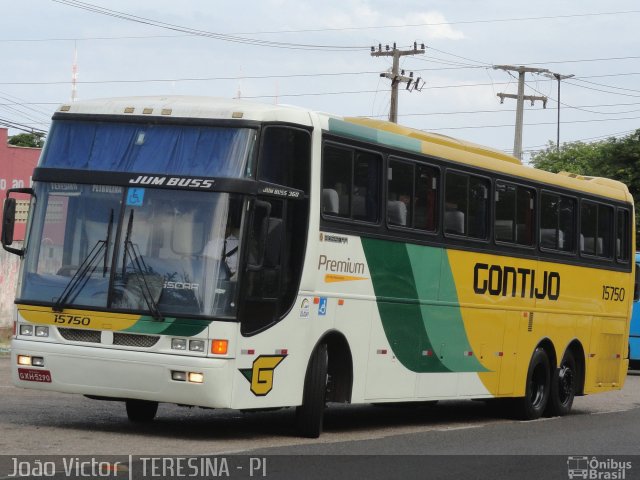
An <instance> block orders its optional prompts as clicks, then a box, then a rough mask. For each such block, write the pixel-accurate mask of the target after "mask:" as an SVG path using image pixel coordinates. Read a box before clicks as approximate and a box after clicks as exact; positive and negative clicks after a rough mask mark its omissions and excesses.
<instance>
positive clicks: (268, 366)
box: [239, 355, 286, 397]
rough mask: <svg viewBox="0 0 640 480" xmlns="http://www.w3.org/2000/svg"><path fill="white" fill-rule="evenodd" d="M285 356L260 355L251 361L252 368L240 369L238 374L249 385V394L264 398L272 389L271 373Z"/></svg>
mask: <svg viewBox="0 0 640 480" xmlns="http://www.w3.org/2000/svg"><path fill="white" fill-rule="evenodd" d="M285 357H286V355H260V356H259V357H258V358H256V359H255V360H254V361H253V366H252V368H241V369H239V370H240V373H242V375H243V376H244V378H246V379H247V380H248V381H249V383H250V384H251V392H253V394H254V395H255V396H257V397H264V396H265V395H267V394H268V393H269V392H270V391H271V390H272V389H273V371H274V370H275V369H276V367H277V366H278V365H280V362H282V361H283V360H284V359H285Z"/></svg>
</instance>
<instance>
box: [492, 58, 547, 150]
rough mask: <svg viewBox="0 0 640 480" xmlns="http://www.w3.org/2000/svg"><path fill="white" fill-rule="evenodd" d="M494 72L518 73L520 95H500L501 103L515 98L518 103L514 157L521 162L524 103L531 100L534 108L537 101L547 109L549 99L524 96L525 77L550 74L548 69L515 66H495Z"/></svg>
mask: <svg viewBox="0 0 640 480" xmlns="http://www.w3.org/2000/svg"><path fill="white" fill-rule="evenodd" d="M493 69H494V70H504V71H513V72H518V94H517V95H513V94H509V93H498V94H497V95H498V97H500V103H504V99H505V98H514V99H516V100H517V101H518V103H517V105H516V132H515V137H514V140H513V156H514V157H516V158H517V159H519V160H522V125H523V121H524V101H525V100H530V101H531V105H532V106H533V105H534V103H535V102H536V100H540V101H541V102H542V107H543V108H547V97H545V96H541V97H539V96H535V95H525V94H524V77H525V74H526V73H527V72H529V73H549V70H547V69H546V68H531V67H523V66H520V67H515V66H513V65H494V66H493Z"/></svg>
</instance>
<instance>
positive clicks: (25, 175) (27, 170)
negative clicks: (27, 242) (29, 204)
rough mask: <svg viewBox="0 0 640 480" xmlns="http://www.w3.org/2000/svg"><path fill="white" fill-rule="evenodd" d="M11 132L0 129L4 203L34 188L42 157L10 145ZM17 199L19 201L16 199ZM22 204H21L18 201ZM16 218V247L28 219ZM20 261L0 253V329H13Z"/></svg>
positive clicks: (37, 150)
mask: <svg viewBox="0 0 640 480" xmlns="http://www.w3.org/2000/svg"><path fill="white" fill-rule="evenodd" d="M8 133H9V132H8V130H7V129H6V128H0V198H2V203H4V198H5V195H6V191H7V190H8V189H10V188H21V187H29V186H31V176H32V174H33V169H34V168H35V166H36V164H37V163H38V158H39V157H40V152H41V150H42V149H40V148H27V147H14V146H13V145H9V144H8V143H7V141H8ZM16 198H18V197H16ZM19 202H20V200H19ZM20 217H21V218H17V219H16V220H17V222H16V228H15V232H14V238H15V239H16V240H17V242H16V245H15V246H19V245H20V243H21V242H20V241H21V240H23V239H24V231H25V223H24V220H25V219H26V218H25V216H24V215H21V216H20ZM19 263H20V262H19V258H18V257H17V256H16V255H12V254H10V253H9V252H6V251H5V250H3V249H0V328H2V327H7V326H9V325H11V322H12V321H13V299H14V297H15V291H16V282H17V280H18V267H19Z"/></svg>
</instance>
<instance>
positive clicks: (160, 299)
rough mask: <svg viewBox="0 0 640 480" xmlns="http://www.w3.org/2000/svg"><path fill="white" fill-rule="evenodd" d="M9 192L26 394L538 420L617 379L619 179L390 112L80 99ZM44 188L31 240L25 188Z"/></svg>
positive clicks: (19, 377) (16, 361) (621, 272)
mask: <svg viewBox="0 0 640 480" xmlns="http://www.w3.org/2000/svg"><path fill="white" fill-rule="evenodd" d="M33 180H34V182H33V187H32V188H31V189H20V190H18V191H13V192H10V193H9V194H8V195H7V196H8V198H9V199H8V200H7V201H6V202H5V209H4V219H3V233H2V243H3V246H4V247H5V248H6V249H8V250H10V251H12V252H13V253H16V254H18V255H21V256H22V257H23V260H22V271H21V277H20V281H19V285H18V289H17V296H16V305H17V308H16V318H15V322H16V328H15V336H14V338H13V341H12V353H11V355H12V363H13V382H14V384H15V385H17V386H19V387H24V388H35V389H41V390H53V391H59V392H70V393H78V394H83V395H86V396H88V397H90V398H95V399H106V400H122V401H124V402H125V404H126V411H127V414H128V416H129V418H130V419H131V420H132V421H135V422H142V421H150V420H152V419H153V418H154V417H155V415H156V411H157V406H158V402H170V403H176V404H181V405H194V406H201V407H212V408H232V409H242V410H251V409H265V408H275V407H297V411H296V425H297V429H298V432H299V433H300V434H301V435H305V436H311V437H314V436H318V435H319V434H320V432H321V430H322V420H323V412H324V409H325V405H326V403H327V402H348V403H385V402H416V401H433V400H439V399H460V398H469V399H491V398H511V399H512V401H510V402H509V404H510V405H512V406H513V410H514V411H515V412H516V413H517V414H518V415H519V416H520V417H521V418H525V419H535V418H538V417H540V416H541V415H543V414H547V415H563V414H566V413H567V412H569V410H570V409H571V406H572V403H573V399H574V396H575V395H584V394H591V393H596V392H604V391H608V390H612V389H619V388H621V387H622V385H623V383H624V379H625V374H626V370H627V364H628V358H627V344H628V332H629V318H630V312H631V305H632V300H633V292H634V276H633V272H634V262H633V258H634V257H633V255H634V250H633V246H634V244H635V238H634V235H635V234H634V228H633V225H634V211H633V202H632V198H631V196H630V195H629V192H628V190H627V188H626V187H625V186H624V185H623V184H621V183H618V182H615V181H612V180H607V179H601V178H587V177H579V176H575V175H562V174H559V175H558V174H551V173H547V172H543V171H538V170H535V169H532V168H528V167H526V166H523V165H521V164H520V163H519V162H518V161H517V160H516V159H514V158H513V157H510V156H508V155H505V154H503V153H501V152H498V151H495V150H492V149H489V148H485V147H481V146H478V145H474V144H470V143H466V142H462V141H458V140H454V139H452V138H448V137H444V136H440V135H435V134H430V133H424V132H422V131H417V130H411V129H408V128H404V127H401V126H398V125H395V124H390V123H387V122H382V121H376V120H370V119H363V118H341V117H334V116H330V115H326V114H320V113H316V112H311V111H308V110H304V109H298V108H292V107H283V106H275V105H260V104H254V103H248V102H243V101H237V100H223V99H212V98H192V97H162V98H161V97H157V98H156V97H140V98H117V99H108V100H95V101H82V102H76V103H73V104H69V105H63V106H61V107H60V108H59V109H58V111H57V112H56V113H55V115H54V117H53V124H52V128H51V131H50V133H49V136H48V138H47V142H46V147H45V149H44V151H43V153H42V157H41V159H40V162H39V164H38V167H37V168H36V170H35V172H34V175H33ZM18 193H20V194H25V193H26V194H29V195H31V212H30V217H29V221H28V226H27V228H28V235H27V239H26V241H25V243H24V246H22V247H20V248H18V247H17V246H16V244H15V243H13V235H12V225H13V219H14V213H13V211H14V209H15V197H16V195H17V194H18Z"/></svg>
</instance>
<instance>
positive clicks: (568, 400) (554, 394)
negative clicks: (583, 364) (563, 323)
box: [545, 351, 577, 417]
mask: <svg viewBox="0 0 640 480" xmlns="http://www.w3.org/2000/svg"><path fill="white" fill-rule="evenodd" d="M576 372H577V370H576V361H575V359H574V358H573V354H572V353H571V352H570V351H567V352H565V354H564V358H563V359H562V362H561V363H560V367H559V368H557V369H556V370H555V371H554V372H553V375H552V377H551V395H550V396H549V403H548V405H547V410H546V412H545V414H546V415H548V416H550V417H554V416H562V415H566V414H567V413H569V412H570V411H571V407H572V405H573V399H574V397H575V395H576V380H577V375H576Z"/></svg>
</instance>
